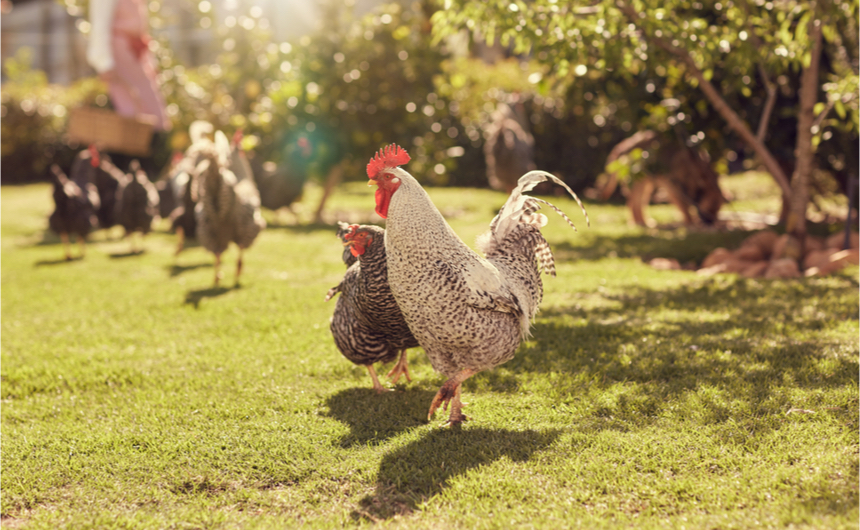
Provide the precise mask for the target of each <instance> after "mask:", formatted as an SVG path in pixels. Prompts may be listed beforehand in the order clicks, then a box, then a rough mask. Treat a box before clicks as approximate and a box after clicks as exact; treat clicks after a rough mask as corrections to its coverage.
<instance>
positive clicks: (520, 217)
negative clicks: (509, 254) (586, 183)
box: [479, 170, 591, 276]
mask: <svg viewBox="0 0 860 530" xmlns="http://www.w3.org/2000/svg"><path fill="white" fill-rule="evenodd" d="M545 181H551V182H553V183H555V184H558V185H559V186H561V187H563V188H564V189H565V190H567V192H568V193H569V194H570V195H571V197H573V198H574V199H575V200H576V202H577V204H579V207H580V208H581V209H582V213H583V215H584V216H585V222H586V223H587V224H588V226H591V222H590V221H589V219H588V212H586V211H585V207H584V206H583V205H582V201H580V200H579V197H577V195H576V193H574V192H573V190H571V189H570V188H569V187H568V186H567V184H565V183H564V182H563V181H562V180H561V179H559V178H558V177H556V176H555V175H552V174H550V173H547V172H546V171H540V170H536V171H529V172H528V173H526V174H525V175H523V176H522V177H520V180H519V183H518V185H517V187H516V188H514V190H513V191H512V192H511V195H510V197H508V200H507V202H505V204H504V206H502V209H501V210H500V211H499V214H498V215H497V216H496V217H495V218H494V219H493V221H492V222H491V223H490V231H489V232H488V233H487V234H485V235H484V236H483V237H482V239H481V241H479V244H480V246H481V250H482V251H483V252H484V254H486V255H489V254H491V253H493V251H495V250H497V249H498V248H500V247H501V246H503V243H504V242H505V241H506V240H507V239H508V238H509V237H510V236H511V235H512V234H514V233H515V232H519V231H520V230H521V229H522V227H523V225H528V226H531V227H533V228H534V229H536V230H530V231H529V232H530V235H531V239H533V241H532V242H533V244H534V249H535V256H536V257H537V259H538V263H539V264H540V267H541V269H542V270H543V271H544V272H546V273H547V274H550V275H551V276H555V261H554V259H553V256H552V251H550V249H549V245H548V244H547V242H546V240H545V239H544V238H543V236H541V235H540V229H541V228H542V227H544V226H545V225H546V223H547V218H546V216H545V215H543V214H541V213H538V210H540V207H541V204H545V205H547V206H549V207H550V208H552V209H553V210H555V212H556V213H558V214H559V215H560V216H562V218H564V220H565V221H567V223H568V224H569V225H570V226H571V227H572V228H573V229H574V230H576V226H575V225H574V224H573V221H571V220H570V217H568V216H567V215H565V213H564V212H562V211H561V210H560V209H558V208H557V207H556V206H555V205H553V204H551V203H549V202H547V201H545V200H543V199H538V198H537V197H531V196H529V195H524V193H525V192H527V191H530V190H532V189H534V187H535V186H537V185H538V184H540V183H541V182H545Z"/></svg>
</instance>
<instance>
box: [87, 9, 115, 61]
mask: <svg viewBox="0 0 860 530" xmlns="http://www.w3.org/2000/svg"><path fill="white" fill-rule="evenodd" d="M116 3H117V0H90V41H89V44H88V46H87V62H88V63H90V66H92V67H93V68H94V69H95V71H96V72H98V73H100V74H101V73H104V72H107V71H109V70H113V67H114V59H113V53H112V52H111V38H112V35H113V31H112V29H111V26H112V25H113V15H114V11H115V10H116Z"/></svg>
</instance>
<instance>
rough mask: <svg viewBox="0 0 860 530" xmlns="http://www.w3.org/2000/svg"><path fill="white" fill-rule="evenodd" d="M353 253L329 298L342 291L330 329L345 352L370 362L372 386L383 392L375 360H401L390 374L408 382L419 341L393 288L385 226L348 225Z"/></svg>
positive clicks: (363, 362) (346, 235)
mask: <svg viewBox="0 0 860 530" xmlns="http://www.w3.org/2000/svg"><path fill="white" fill-rule="evenodd" d="M341 234H343V235H342V239H343V241H344V244H345V245H347V248H348V249H349V250H350V254H351V255H352V256H354V257H355V258H357V260H358V261H357V262H355V263H353V264H352V265H351V266H350V267H349V269H347V271H346V275H345V276H344V278H343V281H342V282H341V283H340V285H338V286H337V287H335V288H333V289H331V290H330V291H329V292H328V295H327V296H326V301H328V300H329V299H331V297H333V296H334V295H335V294H337V293H338V292H339V293H341V295H340V298H339V299H338V301H337V305H336V306H335V308H334V315H333V316H332V319H331V334H332V336H334V342H335V344H336V345H337V348H338V349H339V350H340V351H341V353H342V354H343V356H344V357H346V358H347V359H349V360H350V361H352V362H353V363H355V364H358V365H361V366H366V367H367V371H368V372H370V377H371V378H372V379H373V388H375V389H376V391H377V392H383V391H384V390H385V388H383V386H382V385H381V384H380V383H379V378H377V376H376V371H375V370H374V369H373V364H374V363H377V362H390V361H393V360H394V359H395V358H397V354H398V353H400V359H399V361H398V362H397V364H396V365H395V366H394V368H393V369H392V370H391V371H390V372H389V373H388V377H390V378H392V382H393V383H396V382H397V380H398V379H399V378H400V375H401V374H402V375H404V376H405V377H406V380H407V381H411V380H412V379H411V378H410V377H409V368H408V365H407V361H406V349H407V348H414V347H416V346H418V341H416V340H415V337H413V336H412V332H411V331H409V327H408V326H407V325H406V321H405V320H404V319H403V313H401V312H400V308H399V307H398V306H397V302H395V301H394V296H393V295H392V294H391V289H390V288H389V287H388V265H387V263H386V259H385V231H384V230H383V229H381V228H379V227H377V226H372V225H361V226H359V225H349V226H348V227H347V229H346V231H345V232H344V231H343V227H342V228H341V230H339V231H338V235H339V236H340V235H341Z"/></svg>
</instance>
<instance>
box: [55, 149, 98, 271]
mask: <svg viewBox="0 0 860 530" xmlns="http://www.w3.org/2000/svg"><path fill="white" fill-rule="evenodd" d="M51 172H52V173H53V177H54V205H55V208H54V212H53V213H52V214H51V216H50V217H49V218H48V226H49V227H50V228H51V230H53V231H54V232H55V233H56V234H57V235H59V236H60V239H61V240H62V241H63V250H64V251H65V254H66V259H67V260H70V259H72V253H71V249H70V248H69V234H74V235H76V236H77V238H78V243H80V245H81V257H83V255H84V252H85V246H84V245H85V240H86V238H87V235H88V234H89V233H90V230H92V229H94V228H95V227H96V226H97V225H98V220H97V218H96V210H97V209H98V207H99V195H98V192H97V191H96V188H95V186H93V185H92V184H84V186H83V188H81V186H78V185H77V184H76V183H75V182H74V181H72V180H69V178H68V177H66V175H65V173H63V170H62V169H60V167H59V166H58V165H56V164H53V165H52V166H51Z"/></svg>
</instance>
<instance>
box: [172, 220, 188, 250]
mask: <svg viewBox="0 0 860 530" xmlns="http://www.w3.org/2000/svg"><path fill="white" fill-rule="evenodd" d="M176 235H177V239H178V240H179V241H178V242H177V243H176V252H175V253H174V254H173V255H174V256H178V255H179V253H180V252H182V249H183V248H184V247H185V229H184V228H182V227H181V226H177V227H176Z"/></svg>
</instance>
